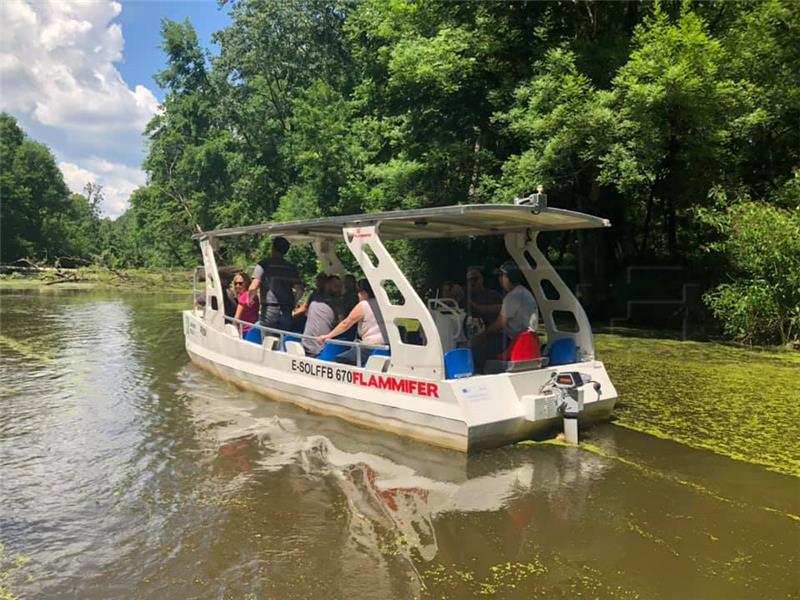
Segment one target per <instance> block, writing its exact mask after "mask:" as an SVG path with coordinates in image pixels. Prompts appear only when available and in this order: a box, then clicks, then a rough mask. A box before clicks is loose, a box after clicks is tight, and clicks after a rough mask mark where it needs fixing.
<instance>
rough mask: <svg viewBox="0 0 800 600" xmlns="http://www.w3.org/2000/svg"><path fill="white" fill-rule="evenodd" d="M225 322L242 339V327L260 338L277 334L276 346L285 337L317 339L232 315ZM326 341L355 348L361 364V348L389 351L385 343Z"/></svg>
mask: <svg viewBox="0 0 800 600" xmlns="http://www.w3.org/2000/svg"><path fill="white" fill-rule="evenodd" d="M225 322H226V323H230V324H231V325H233V326H235V327H236V329H237V331H238V333H239V338H240V339H244V333H243V329H244V328H245V327H247V328H250V329H258V330H259V331H260V332H261V335H262V338H263V337H264V334H265V333H267V334H270V335H273V336H278V347H279V348H285V347H286V346H285V343H286V341H287V340H286V338H287V337H288V338H291V341H294V340H298V339H300V340H313V341H315V342H317V341H319V340H318V337H317V336H315V335H305V334H302V333H298V332H296V331H286V330H285V329H276V328H275V327H266V326H264V325H262V324H261V323H250V322H249V321H242V320H240V319H235V318H233V317H228V316H226V317H225ZM326 343H331V344H334V345H337V346H347V347H348V348H355V349H356V365H359V366H360V365H361V351H362V350H372V351H375V350H381V351H385V352H389V351H390V348H389V346H388V345H386V344H370V343H368V342H351V341H349V340H340V339H330V340H326Z"/></svg>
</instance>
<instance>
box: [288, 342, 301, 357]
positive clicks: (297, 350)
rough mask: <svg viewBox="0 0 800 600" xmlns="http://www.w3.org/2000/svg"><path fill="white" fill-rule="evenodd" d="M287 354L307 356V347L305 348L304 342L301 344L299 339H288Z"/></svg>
mask: <svg viewBox="0 0 800 600" xmlns="http://www.w3.org/2000/svg"><path fill="white" fill-rule="evenodd" d="M286 354H291V355H292V356H305V355H306V349H305V348H303V344H301V343H300V342H299V341H295V340H287V341H286Z"/></svg>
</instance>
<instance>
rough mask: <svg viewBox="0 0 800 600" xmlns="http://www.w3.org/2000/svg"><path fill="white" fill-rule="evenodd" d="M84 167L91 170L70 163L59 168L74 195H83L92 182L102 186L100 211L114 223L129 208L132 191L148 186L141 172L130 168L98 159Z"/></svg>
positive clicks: (89, 161) (87, 162)
mask: <svg viewBox="0 0 800 600" xmlns="http://www.w3.org/2000/svg"><path fill="white" fill-rule="evenodd" d="M85 164H86V166H87V167H88V168H83V167H80V166H78V165H76V164H75V163H71V162H60V163H58V168H59V169H61V173H62V174H63V175H64V181H65V182H66V184H67V187H69V189H71V190H72V191H73V192H78V193H82V192H83V188H84V187H85V186H86V184H87V183H89V182H91V183H96V184H99V185H101V186H103V197H104V198H105V199H104V201H103V203H102V205H101V207H100V208H101V210H102V211H103V213H104V214H106V215H108V216H109V217H111V218H112V219H113V218H116V217H118V216H119V215H121V214H122V213H123V212H125V209H127V208H128V198H130V195H131V193H132V192H133V190H135V189H136V188H138V187H141V186H143V185H144V184H145V183H146V178H145V174H144V173H142V171H140V170H139V169H135V168H133V167H129V166H127V165H123V164H118V163H110V162H108V161H106V160H103V159H99V158H90V159H88V160H87V161H85Z"/></svg>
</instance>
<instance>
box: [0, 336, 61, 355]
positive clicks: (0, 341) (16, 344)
mask: <svg viewBox="0 0 800 600" xmlns="http://www.w3.org/2000/svg"><path fill="white" fill-rule="evenodd" d="M5 351H11V352H15V353H17V354H19V355H21V356H22V357H23V358H25V359H27V360H30V361H35V362H51V361H52V360H53V359H52V358H51V357H50V356H49V355H48V354H47V353H45V352H43V351H40V350H37V349H36V348H35V347H33V346H32V345H31V343H30V342H29V341H26V342H25V343H23V342H20V341H17V340H15V339H14V338H12V337H9V336H7V335H2V334H0V355H2V354H3V352H5Z"/></svg>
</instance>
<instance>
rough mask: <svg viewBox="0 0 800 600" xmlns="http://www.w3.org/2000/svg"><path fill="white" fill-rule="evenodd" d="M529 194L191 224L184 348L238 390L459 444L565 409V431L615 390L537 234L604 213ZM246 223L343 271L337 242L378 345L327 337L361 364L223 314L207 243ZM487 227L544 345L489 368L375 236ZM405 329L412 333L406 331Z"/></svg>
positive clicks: (557, 420)
mask: <svg viewBox="0 0 800 600" xmlns="http://www.w3.org/2000/svg"><path fill="white" fill-rule="evenodd" d="M535 196H537V197H536V198H535V199H534V200H532V201H531V202H532V203H527V204H526V203H519V204H515V205H465V206H449V207H441V208H433V209H421V210H411V211H397V212H391V213H381V214H372V215H351V216H346V217H330V218H324V219H314V220H309V221H302V222H301V221H297V222H291V223H268V224H264V225H253V226H248V227H239V228H232V229H224V230H217V231H207V232H203V233H199V234H196V235H195V238H196V239H197V240H198V241H199V243H200V248H201V251H202V254H203V263H204V268H205V273H206V274H207V275H208V276H207V277H206V283H205V293H206V298H207V299H210V301H207V302H206V304H205V307H204V308H203V309H202V310H192V311H185V312H184V316H183V321H184V334H185V345H186V350H187V352H188V354H189V356H190V357H191V359H192V361H194V362H195V363H196V364H198V365H200V366H202V367H204V368H206V369H208V370H210V371H212V372H214V373H215V374H217V375H218V376H220V377H222V378H225V379H227V380H229V381H231V382H233V383H235V384H236V385H238V386H240V387H243V388H246V389H250V390H253V391H256V392H259V393H262V394H264V395H267V396H269V397H271V398H274V399H277V400H284V401H290V402H293V403H295V404H298V405H300V406H302V407H304V408H306V409H309V410H313V411H315V412H319V413H323V414H329V415H334V416H338V417H340V418H342V419H345V420H348V421H351V422H354V423H357V424H361V425H366V426H369V427H373V428H377V429H382V430H385V431H391V432H394V433H398V434H400V435H403V436H407V437H410V438H414V439H417V440H421V441H424V442H427V443H430V444H435V445H438V446H443V447H447V448H452V449H456V450H460V451H467V450H472V449H476V448H482V447H495V446H499V445H503V444H507V443H511V442H514V441H518V440H521V439H525V438H529V437H534V436H537V435H542V434H544V433H545V432H547V431H549V430H552V429H553V428H554V427H557V426H560V425H561V423H562V417H563V416H565V415H566V416H568V417H570V419H567V420H564V424H565V428H566V425H567V423H570V424H572V425H574V424H575V423H576V419H579V420H581V421H583V422H588V421H593V420H598V419H606V418H608V417H609V416H610V414H611V411H612V409H613V406H614V403H615V400H616V397H617V394H616V390H615V389H614V386H613V385H612V383H611V381H610V380H609V377H608V374H607V373H606V370H605V367H604V366H603V363H601V362H599V361H597V360H595V354H594V341H593V338H592V330H591V326H590V324H589V321H588V319H587V318H586V314H585V312H584V310H583V308H582V307H581V305H580V303H579V302H578V300H577V299H576V298H575V296H574V294H573V293H572V291H571V290H570V289H569V287H567V285H566V284H565V283H564V282H563V281H562V279H561V278H560V277H559V275H558V274H557V273H556V271H555V269H553V267H552V265H550V263H549V262H548V260H547V258H546V256H545V255H544V254H543V253H542V252H541V250H540V249H539V248H538V246H537V242H536V239H537V236H538V234H539V232H541V231H564V230H569V229H586V228H595V227H607V226H609V223H608V221H606V220H605V219H600V218H598V217H593V216H591V215H585V214H582V213H576V212H571V211H566V210H560V209H555V208H548V207H547V206H546V205H545V204H546V203H545V202H544V196H543V195H535ZM532 198H533V197H532ZM245 234H267V235H281V236H285V237H287V238H290V239H292V240H293V241H296V242H309V243H311V245H312V247H313V249H314V251H315V252H316V254H317V258H318V259H319V261H320V264H322V265H323V266H324V268H325V270H326V271H327V272H330V273H343V268H342V265H341V263H340V261H339V259H338V258H337V255H336V246H337V243H339V244H341V245H343V246H345V247H346V248H347V249H348V250H349V251H350V252H351V253H352V254H353V256H354V257H355V259H356V261H357V262H358V264H359V265H360V267H361V269H362V270H363V272H364V275H365V277H366V278H367V279H368V280H369V283H370V284H371V286H372V289H373V290H374V292H375V296H376V298H375V299H376V301H377V302H378V305H379V307H380V311H381V313H382V315H383V318H384V321H385V323H386V330H387V335H388V338H389V339H388V342H389V344H388V346H382V347H375V346H369V345H364V344H358V343H355V342H347V341H338V340H337V341H336V342H335V344H341V345H346V346H353V347H355V348H356V352H357V353H361V352H365V353H366V352H368V351H370V352H372V354H371V355H370V356H369V358H368V359H367V361H366V363H365V364H364V366H363V367H362V366H358V365H361V361H360V360H357V361H356V365H357V366H350V365H344V364H339V363H336V362H331V361H328V360H321V359H320V358H313V357H309V356H306V355H305V350H304V349H303V346H302V344H301V343H300V341H299V340H298V338H299V337H302V336H300V335H299V334H297V333H293V332H288V331H282V330H276V329H270V328H264V327H260V326H255V327H256V329H258V330H260V331H261V332H262V333H263V341H262V342H261V343H258V344H253V343H250V342H248V341H246V340H243V339H241V338H240V333H239V331H238V330H237V326H240V325H245V324H243V323H241V322H233V321H232V320H231V319H230V318H228V317H226V316H225V314H224V311H223V306H224V302H223V301H222V299H223V289H222V286H221V283H220V278H219V277H217V276H216V275H215V274H216V273H217V264H216V257H215V253H214V248H216V247H217V245H218V244H219V242H220V240H221V239H223V238H225V237H227V236H237V235H245ZM486 235H501V236H503V238H504V241H505V246H506V249H507V250H508V253H509V255H510V256H511V257H512V258H513V259H514V262H516V265H517V266H518V268H519V270H520V272H521V273H522V275H523V276H524V277H525V279H526V280H527V283H528V285H529V286H530V289H531V291H532V293H533V294H534V296H535V297H536V301H537V303H538V306H539V313H540V314H539V316H540V317H541V320H542V326H543V328H544V330H545V331H546V334H547V339H548V343H549V345H550V348H551V354H550V356H549V357H540V358H532V359H531V360H517V361H506V362H504V361H499V360H493V361H489V362H488V363H487V365H488V364H489V363H492V364H491V365H490V367H491V368H488V370H487V371H486V372H484V373H476V372H474V369H473V368H472V367H471V366H470V364H471V360H470V359H469V358H468V357H469V356H470V354H469V350H468V349H466V348H455V347H454V346H455V343H456V342H455V340H454V339H453V335H452V331H453V327H451V325H452V323H451V321H452V320H453V319H461V315H459V314H457V313H455V312H454V311H453V310H451V309H452V307H448V306H445V305H442V304H441V303H439V304H437V303H434V304H431V305H429V306H428V305H426V304H425V303H424V302H423V300H422V299H421V298H420V297H419V295H418V294H417V292H416V290H415V289H414V288H413V287H412V286H411V284H410V283H409V281H408V280H407V279H406V277H405V275H404V274H403V272H402V271H401V270H400V268H399V267H398V265H397V263H396V262H395V261H394V259H393V258H392V256H391V254H390V253H389V251H388V250H387V248H386V246H385V245H384V243H383V240H393V239H394V240H396V239H435V238H450V237H463V236H486ZM390 292H391V293H390ZM246 325H249V324H246ZM412 325H413V327H412ZM534 325H535V324H534ZM411 329H413V330H414V331H415V332H416V333H417V335H414V336H411V335H409V334H408V331H410V330H411ZM525 335H530V334H529V333H527V332H526V333H525ZM556 348H559V349H561V350H563V354H562V356H561V357H560V358H559V360H556V355H555V354H554V353H553V351H554V350H555V349H556ZM561 350H560V351H559V354H561ZM548 361H551V362H552V364H548ZM578 373H579V374H580V375H578ZM565 381H566V383H565ZM556 383H557V384H559V385H565V386H568V387H571V388H574V392H575V393H574V394H573V395H571V396H568V395H565V394H564V393H562V392H560V391H559V388H558V385H556ZM570 402H573V403H574V404H570ZM568 429H570V430H571V429H572V427H570V428H568Z"/></svg>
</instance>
